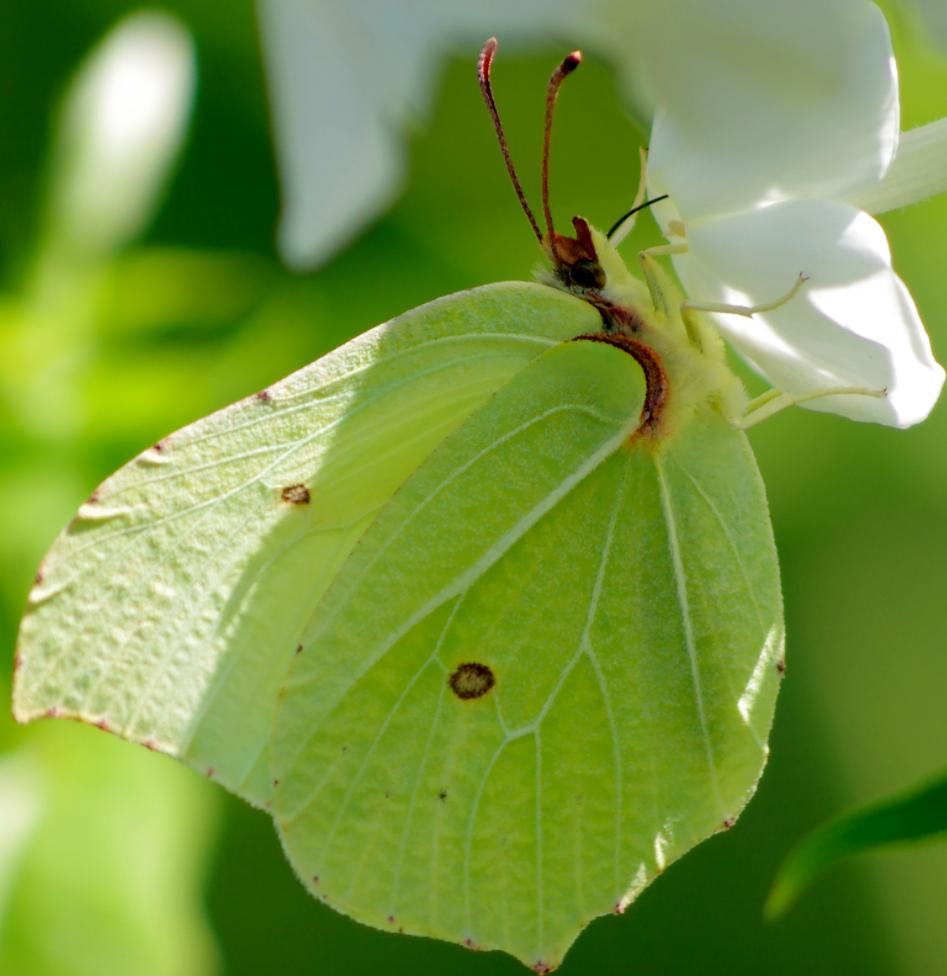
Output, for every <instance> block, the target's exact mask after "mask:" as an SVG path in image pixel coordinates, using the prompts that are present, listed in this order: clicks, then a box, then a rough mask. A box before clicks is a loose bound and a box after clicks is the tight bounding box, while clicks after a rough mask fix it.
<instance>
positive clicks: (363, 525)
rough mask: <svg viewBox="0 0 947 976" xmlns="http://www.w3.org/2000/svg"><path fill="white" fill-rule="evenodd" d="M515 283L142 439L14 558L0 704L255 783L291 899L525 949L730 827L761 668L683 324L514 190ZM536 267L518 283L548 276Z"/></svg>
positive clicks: (735, 388)
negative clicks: (24, 588)
mask: <svg viewBox="0 0 947 976" xmlns="http://www.w3.org/2000/svg"><path fill="white" fill-rule="evenodd" d="M494 50H495V42H493V41H491V42H489V43H488V44H487V46H486V47H485V48H484V52H483V54H482V56H481V62H480V79H481V85H482V88H483V91H484V95H485V97H486V100H487V104H488V106H489V108H490V110H491V114H492V117H493V119H494V121H495V124H496V128H497V132H498V135H499V138H500V143H501V147H502V148H503V152H504V157H505V158H506V160H507V164H508V168H509V170H510V174H511V176H512V178H513V182H514V186H515V187H516V190H517V193H518V195H519V197H520V201H521V203H522V204H523V207H524V210H525V211H526V213H527V216H528V217H529V219H530V222H531V225H532V227H533V229H534V231H535V233H536V235H537V237H538V238H539V239H540V242H541V244H542V245H543V248H544V250H545V251H546V253H547V255H548V256H549V257H550V259H551V260H552V264H553V269H554V272H553V274H552V275H550V276H549V278H548V280H545V281H544V282H543V283H538V284H528V283H519V282H514V283H503V284H496V285H489V286H486V287H483V288H477V289H474V290H472V291H467V292H461V293H459V294H456V295H451V296H448V297H447V298H443V299H440V300H438V301H435V302H433V303H431V304H430V305H426V306H423V307H422V308H419V309H416V310H414V311H412V312H409V313H407V314H406V315H403V316H401V317H400V318H397V319H395V320H393V321H391V322H388V323H386V324H385V325H381V326H379V327H378V328H376V329H373V330H371V331H370V332H367V333H365V334H364V335H362V336H360V337H358V338H356V339H354V340H352V341H351V342H349V343H347V344H346V345H344V346H342V347H341V348H339V349H337V350H336V351H335V352H333V353H330V354H329V355H328V356H326V357H324V358H323V359H321V360H319V361H318V362H316V363H313V364H312V365H310V366H307V367H305V368H303V369H301V370H300V371H299V372H297V373H294V374H293V375H291V376H289V377H287V378H286V379H284V380H282V381H281V382H279V383H277V384H275V385H274V386H272V387H270V388H269V389H267V390H265V391H264V392H262V393H258V394H256V395H255V396H252V397H250V398H249V399H247V400H244V401H242V402H240V403H237V404H234V405H233V406H231V407H228V408H226V409H224V410H222V411H220V412H219V413H216V414H213V415H212V416H210V417H207V418H205V419H203V420H200V421H198V422H197V423H195V424H193V425H191V426H190V427H187V428H185V429H184V430H181V431H178V432H177V433H174V434H172V435H170V436H169V437H168V438H166V439H164V440H163V441H161V442H159V443H158V444H156V445H154V446H153V447H151V448H149V449H148V450H146V451H144V452H143V453H142V454H141V455H139V456H138V457H137V458H135V459H134V460H133V461H131V462H130V463H129V464H127V465H126V466H125V467H124V468H122V469H121V470H119V471H118V472H117V473H116V474H114V475H113V476H112V477H110V478H109V479H108V480H107V481H106V482H105V483H104V484H103V485H102V486H101V487H100V488H99V489H97V490H96V491H95V492H94V493H93V495H92V496H91V498H89V500H88V501H86V502H85V503H84V504H83V505H82V506H81V507H80V509H79V512H78V514H77V516H76V518H75V519H74V520H73V522H72V523H71V524H70V525H69V526H68V527H67V528H66V529H65V531H64V532H63V533H62V535H61V536H60V537H59V538H58V539H57V541H56V542H55V544H54V545H53V548H52V550H51V551H50V553H49V555H48V556H47V557H46V560H45V561H44V563H43V566H42V568H41V569H40V572H39V574H38V575H37V580H36V585H35V586H34V588H33V590H32V592H31V594H30V597H29V605H28V608H27V612H26V614H25V616H24V619H23V623H22V627H21V631H20V637H19V649H18V655H17V672H16V681H15V692H14V706H15V714H16V717H17V718H18V719H19V720H20V721H27V720H30V719H33V718H37V717H40V716H44V715H46V716H53V715H59V716H65V717H70V718H77V719H81V720H82V721H85V722H90V723H93V724H96V725H99V726H101V727H102V728H104V729H108V730H109V731H112V732H114V733H116V734H118V735H121V736H123V737H125V738H127V739H131V740H133V741H135V742H140V743H142V744H144V745H146V746H149V747H150V748H153V749H157V750H159V751H162V752H166V753H169V754H171V755H174V756H177V757H179V758H181V759H183V760H184V761H186V762H188V763H189V764H191V765H192V766H194V767H196V768H197V769H199V770H201V771H202V772H204V773H206V774H207V775H208V776H211V777H213V778H214V779H215V780H217V781H219V782H220V783H222V784H223V785H224V786H226V787H227V788H228V789H230V790H232V791H234V792H235V793H237V794H238V795H240V796H242V797H243V798H244V799H246V800H248V801H249V802H250V803H253V804H255V805H258V806H263V807H266V808H268V809H271V811H272V814H273V817H274V820H275V822H276V825H277V829H278V830H279V833H280V836H281V838H282V841H283V845H284V847H285V850H286V853H287V855H288V857H289V859H290V861H291V862H292V864H293V866H294V867H295V869H296V871H297V872H298V874H299V876H300V878H301V879H302V881H303V882H304V884H305V885H306V886H307V887H308V888H309V890H310V891H312V892H313V893H314V894H315V895H317V896H318V897H320V898H322V899H323V900H325V901H326V902H328V903H329V904H331V905H333V906H334V907H335V908H337V909H339V910H341V911H343V912H346V913H347V914H349V915H351V916H353V917H354V918H356V919H358V920H360V921H362V922H366V923H368V924H371V925H376V926H379V927H382V928H390V929H393V930H397V931H403V932H408V933H417V934H424V935H431V936H436V937H439V938H443V939H449V940H454V941H457V942H460V943H463V944H465V945H467V946H470V947H477V948H500V949H504V950H505V951H507V952H509V953H512V954H513V955H514V956H516V957H517V958H519V959H521V960H522V961H523V962H525V963H527V964H528V965H530V966H532V967H533V968H534V969H536V970H537V971H548V970H550V969H552V968H553V967H554V966H555V964H556V963H557V962H558V961H559V960H560V959H561V958H562V956H563V954H564V953H565V951H566V949H567V948H568V947H569V945H570V944H571V942H572V941H573V940H574V938H575V937H576V935H577V934H578V932H579V931H581V929H582V928H583V926H585V925H586V924H587V923H588V922H589V921H590V920H591V919H592V918H594V917H595V916H597V915H600V914H603V913H606V912H609V911H616V912H621V911H622V910H624V908H625V907H626V906H627V905H628V904H629V903H630V902H631V901H632V899H633V898H634V897H635V896H636V895H637V894H638V893H639V892H640V891H641V890H642V889H643V888H644V887H645V886H646V885H647V884H648V883H649V881H650V880H651V879H652V878H654V877H655V876H656V875H657V874H659V873H660V872H661V871H662V870H663V869H664V868H665V867H666V866H667V865H668V864H669V863H670V862H671V861H673V860H674V859H675V858H677V857H679V856H680V855H681V854H683V853H684V852H685V851H687V850H688V849H689V848H690V847H692V846H693V845H694V844H696V843H698V842H699V841H700V840H702V839H704V838H706V837H707V836H709V835H710V834H712V833H714V832H715V831H718V830H720V829H722V828H726V827H729V826H730V825H731V824H732V823H733V820H734V818H735V817H736V816H737V814H738V813H739V811H740V810H741V809H742V807H743V805H744V804H745V803H746V801H747V799H748V798H749V796H750V795H751V794H752V792H753V790H754V788H755V785H756V782H757V780H758V778H759V775H760V772H761V770H762V767H763V764H764V761H765V757H766V740H767V736H768V732H769V727H770V723H771V719H772V711H773V703H774V698H775V693H776V688H777V685H778V678H779V674H780V673H781V671H782V653H783V651H782V646H783V624H782V606H781V596H780V587H779V576H778V568H777V562H776V556H775V550H774V546H773V540H772V534H771V530H770V527H769V517H768V512H767V506H766V500H765V496H764V491H763V486H762V483H761V480H760V477H759V474H758V472H757V469H756V466H755V463H754V460H753V456H752V454H751V452H750V449H749V446H748V444H747V441H746V438H745V436H744V435H743V433H742V432H740V431H739V430H738V429H736V427H735V425H734V422H733V421H734V419H735V418H736V416H737V414H738V412H739V411H740V410H741V409H742V406H743V395H742V390H741V389H740V387H739V384H738V383H737V381H736V380H735V379H734V377H733V376H732V374H730V372H729V371H728V369H727V367H726V366H725V364H724V358H723V349H722V346H721V342H720V340H719V338H718V336H717V335H716V333H715V332H714V331H713V330H712V329H711V328H710V327H709V326H708V325H706V324H705V323H704V322H703V321H702V319H701V318H700V316H699V315H698V314H697V313H696V312H694V311H693V310H690V309H685V308H684V306H683V304H682V298H681V295H680V294H679V292H678V291H677V289H676V287H675V286H674V285H673V284H672V282H671V281H670V279H669V278H668V276H667V275H666V274H664V273H663V272H662V270H661V269H660V268H659V267H658V265H657V264H656V263H655V262H654V260H653V259H651V258H650V257H648V256H647V255H645V256H644V260H643V267H644V270H645V278H646V281H647V284H645V283H643V282H642V281H639V280H638V279H636V278H634V277H633V276H632V275H631V274H630V273H629V272H628V270H627V269H626V267H625V265H624V263H623V262H622V260H621V258H620V257H619V255H618V253H617V251H616V250H615V248H614V247H613V246H612V244H611V243H610V242H609V240H608V239H607V238H606V236H605V235H602V234H600V233H599V232H598V231H596V230H595V229H594V228H591V227H590V226H589V225H588V224H587V223H586V222H585V221H584V220H583V219H581V218H575V219H574V221H573V225H574V227H575V231H576V236H575V237H574V238H570V237H566V236H563V235H559V234H556V233H555V232H554V230H553V228H552V219H551V215H550V213H549V202H548V180H547V179H546V178H545V174H546V172H547V165H546V160H547V159H548V147H549V134H550V126H551V118H552V107H553V104H554V102H555V98H556V93H557V91H558V88H559V85H560V84H561V82H562V79H563V78H564V77H565V75H566V74H568V73H569V72H570V71H571V70H572V69H573V68H574V67H575V66H576V65H577V64H578V56H577V55H570V57H569V58H567V59H566V60H565V61H564V62H563V64H562V65H561V66H560V68H559V69H558V70H557V72H556V73H555V74H554V75H553V78H552V80H551V82H550V87H549V92H548V98H547V126H546V145H545V151H544V167H543V168H544V180H543V206H544V211H545V214H546V222H547V232H546V234H542V233H541V232H540V231H539V228H538V225H537V223H536V221H535V219H534V217H533V215H532V213H531V211H530V209H529V207H528V205H527V204H526V201H525V197H524V196H523V193H522V190H521V188H520V185H519V181H518V180H517V178H516V174H515V171H514V170H513V167H512V164H511V163H510V162H509V153H508V151H507V148H506V143H505V139H504V137H503V131H502V127H501V126H500V124H499V118H498V115H497V113H496V106H495V104H494V102H493V97H492V93H491V91H490V82H489V75H490V66H491V61H492V58H493V53H494ZM550 286H552V287H550Z"/></svg>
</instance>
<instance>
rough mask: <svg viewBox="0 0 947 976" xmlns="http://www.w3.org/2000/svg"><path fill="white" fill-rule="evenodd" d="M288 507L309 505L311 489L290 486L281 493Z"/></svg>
mask: <svg viewBox="0 0 947 976" xmlns="http://www.w3.org/2000/svg"><path fill="white" fill-rule="evenodd" d="M280 498H282V499H283V501H284V502H286V504H287V505H308V504H309V489H308V488H307V487H306V486H305V485H288V486H287V487H286V488H284V489H283V490H282V491H281V492H280Z"/></svg>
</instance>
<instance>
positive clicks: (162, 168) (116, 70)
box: [49, 11, 194, 256]
mask: <svg viewBox="0 0 947 976" xmlns="http://www.w3.org/2000/svg"><path fill="white" fill-rule="evenodd" d="M193 89H194V54H193V50H192V45H191V39H190V36H189V35H188V33H187V31H186V30H185V29H184V27H183V26H182V25H181V24H180V22H179V21H178V20H177V19H176V18H174V17H171V16H170V15H168V14H164V13H158V12H157V11H146V12H141V13H136V14H132V15H130V16H129V17H126V18H125V19H124V20H122V21H121V22H120V23H119V24H118V25H117V26H115V27H114V28H113V29H112V30H111V31H109V33H108V34H107V35H106V37H105V38H104V39H103V40H102V41H101V43H100V44H99V45H98V46H97V47H96V48H95V49H94V50H93V52H92V53H91V54H90V55H89V57H88V59H87V60H86V61H85V63H84V64H83V65H82V67H81V68H80V69H79V73H78V74H77V76H76V78H75V80H74V82H73V84H72V86H71V87H70V89H69V91H68V92H67V93H66V99H65V103H64V105H63V112H62V121H61V127H60V130H59V132H58V133H57V136H58V142H57V145H56V150H55V165H54V170H53V180H52V185H51V187H50V202H49V218H50V221H51V232H52V233H53V234H54V235H55V236H56V237H57V238H58V239H59V240H61V241H63V242H67V243H68V245H69V246H71V247H72V248H75V249H77V250H81V251H82V252H83V253H84V255H85V256H88V255H89V254H91V253H102V252H105V251H108V250H110V249H112V248H115V247H118V246H120V245H122V244H124V243H125V242H126V241H128V240H130V239H131V238H132V237H134V236H135V235H136V234H137V233H139V232H140V231H141V230H142V229H143V227H144V225H145V223H146V222H147V221H148V220H149V219H150V217H151V214H152V210H153V209H154V205H155V202H156V200H157V198H158V194H159V193H160V191H161V189H162V186H163V183H164V180H165V177H166V176H167V173H168V170H169V168H170V166H171V163H172V162H173V161H174V159H175V157H176V155H177V152H178V149H179V148H180V145H181V140H182V139H183V137H184V132H185V129H186V126H187V121H188V117H189V114H190V107H191V98H192V94H193Z"/></svg>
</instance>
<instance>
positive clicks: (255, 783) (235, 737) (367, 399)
mask: <svg viewBox="0 0 947 976" xmlns="http://www.w3.org/2000/svg"><path fill="white" fill-rule="evenodd" d="M597 320H598V317H597V316H596V314H595V313H594V311H593V310H592V309H591V308H590V307H589V306H587V305H585V304H584V303H582V302H579V301H577V300H576V299H574V298H572V297H570V296H568V295H565V294H562V293H561V292H557V291H554V290H553V289H550V288H546V287H543V286H540V285H531V284H525V283H523V284H501V285H493V286H489V287H486V288H482V289H479V290H477V291H472V292H464V293H461V294H460V295H455V296H452V297H450V298H447V299H442V300H440V301H437V302H434V303H432V304H430V305H427V306H425V307H423V308H421V309H418V310H416V311H414V312H410V313H408V314H406V315H404V316H401V317H400V318H398V319H395V320H393V321H392V322H390V323H388V324H387V325H385V326H380V327H379V328H377V329H374V330H372V331H371V332H368V333H366V334H364V335H363V336H360V337H359V338H358V339H355V340H353V341H352V342H350V343H348V344H346V345H345V346H343V347H342V348H341V349H339V350H337V351H336V352H334V353H332V354H330V355H328V356H326V357H324V358H323V359H320V360H319V361H317V362H316V363H314V364H312V365H311V366H307V367H305V368H304V369H302V370H300V371H299V372H297V373H294V374H293V375H292V376H290V377H287V378H286V379H285V380H282V381H281V382H279V383H277V384H275V385H274V386H272V387H271V388H270V389H268V390H266V391H264V392H262V393H259V394H257V395H256V396H252V397H250V398H248V399H247V400H244V401H242V402H240V403H237V404H234V405H233V406H231V407H228V408H226V409H224V410H222V411H220V412H219V413H216V414H213V415H212V416H210V417H207V418H205V419H204V420H201V421H198V422H197V423H196V424H193V425H192V426H190V427H187V428H185V429H184V430H181V431H179V432H177V433H176V434H173V435H171V436H170V437H168V438H165V439H164V440H162V441H160V442H159V443H158V444H156V445H155V446H154V447H152V448H149V449H148V450H146V451H145V452H144V453H142V454H141V455H139V456H138V457H137V458H135V459H134V460H133V461H132V462H130V463H129V464H127V465H126V466H125V467H124V468H122V469H121V470H120V471H118V472H117V473H116V474H114V475H113V476H112V477H111V478H109V479H108V480H107V481H106V482H105V483H104V484H103V485H102V486H101V487H100V488H99V489H97V490H96V491H95V492H94V493H93V495H92V496H91V498H90V499H89V500H88V501H87V502H86V503H85V504H84V505H83V506H82V507H81V508H80V509H79V513H78V515H77V516H76V518H75V519H74V520H73V522H72V523H71V524H70V525H69V526H68V527H67V528H66V530H65V531H64V532H63V533H62V535H60V537H59V538H58V539H57V541H56V543H55V544H54V546H53V548H52V549H51V551H50V552H49V554H48V555H47V557H46V559H45V561H44V563H43V566H42V567H41V569H40V572H39V574H38V576H37V582H36V585H35V586H34V588H33V590H32V592H31V594H30V598H29V605H28V608H27V612H26V614H25V616H24V619H23V623H22V625H21V629H20V635H19V642H18V652H19V657H18V660H19V662H20V667H19V669H18V672H17V676H16V683H15V689H14V713H15V715H16V717H17V719H18V720H19V721H28V720H30V719H33V718H38V717H42V716H43V715H58V716H64V717H69V718H77V719H80V720H81V721H84V722H89V723H91V724H94V725H99V726H101V727H103V728H106V729H108V730H109V731H112V732H115V733H117V734H118V735H121V736H123V737H124V738H127V739H131V740H132V741H135V742H140V743H143V744H144V745H147V746H149V747H150V748H153V749H157V750H159V751H162V752H167V753H170V754H171V755H174V756H178V757H180V758H182V759H185V760H186V761H187V762H189V763H190V764H191V765H193V766H195V767H197V768H198V769H199V770H201V772H204V773H206V774H207V775H210V776H212V777H213V778H214V779H216V780H218V781H219V782H221V783H222V784H223V785H224V786H226V787H228V788H229V789H231V790H233V791H235V792H237V793H238V794H240V795H241V796H243V797H244V798H245V799H247V800H249V801H250V802H251V803H254V804H258V805H260V804H263V803H265V802H266V801H267V798H268V795H269V782H270V775H269V771H268V769H267V768H266V762H265V758H264V756H263V753H264V747H265V743H266V737H267V735H268V730H269V726H270V722H271V712H272V703H273V702H274V701H275V697H276V692H277V689H278V687H279V684H280V682H281V680H282V677H283V674H284V672H285V669H286V666H287V664H288V662H289V659H290V658H291V656H292V654H293V651H294V649H295V648H296V646H297V644H298V643H299V634H300V632H301V631H302V629H303V627H304V626H305V623H306V621H307V620H308V618H309V616H310V615H311V614H312V612H313V610H314V609H315V607H316V606H317V604H318V602H319V599H320V598H321V596H322V593H323V592H324V590H325V588H326V587H327V586H328V585H329V583H330V581H331V580H332V577H333V575H334V573H335V572H336V570H337V569H338V567H339V566H340V565H341V564H342V562H343V561H344V560H345V557H346V556H347V555H348V553H349V552H350V551H351V549H352V548H353V547H354V546H355V544H356V543H357V541H358V539H359V538H360V536H361V535H362V533H363V532H364V531H365V528H366V527H367V526H368V525H369V524H370V523H371V521H372V519H373V518H374V517H375V515H376V514H377V512H378V511H379V509H380V508H381V507H382V506H383V505H384V504H385V502H386V501H387V500H388V499H389V498H390V496H391V494H392V493H393V492H394V491H395V490H396V489H397V488H398V486H399V485H400V484H401V482H402V481H403V480H404V479H405V478H406V477H407V476H408V475H409V474H410V473H411V471H413V470H414V469H415V468H416V467H417V466H418V464H419V463H420V462H421V461H422V460H423V459H424V458H425V457H426V456H427V454H429V453H430V451H431V450H432V449H433V448H434V447H435V446H436V444H437V443H439V441H440V440H442V439H443V438H444V437H445V436H446V435H447V434H448V433H449V432H450V431H451V430H453V429H455V428H456V427H457V426H458V425H459V424H461V423H462V422H463V421H464V419H465V418H466V417H467V416H468V415H469V413H470V412H471V411H472V410H473V409H474V408H476V407H477V406H478V405H479V404H480V403H481V402H483V400H484V399H485V398H487V397H489V396H490V394H491V393H493V392H494V390H496V389H497V388H498V387H500V386H502V385H503V384H504V383H505V382H506V381H507V380H508V379H509V378H510V377H511V376H512V375H514V374H515V373H516V372H517V371H518V370H520V369H522V368H523V367H524V366H525V365H526V364H527V363H529V361H530V360H531V359H533V358H535V357H536V356H537V355H539V354H540V353H542V352H543V350H545V349H546V348H548V347H549V346H550V345H551V344H552V343H553V342H555V341H556V340H558V339H562V338H567V337H570V336H572V335H575V334H577V333H579V332H582V331H587V330H588V329H590V328H594V326H595V323H596V322H597Z"/></svg>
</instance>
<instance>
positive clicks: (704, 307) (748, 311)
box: [681, 272, 809, 318]
mask: <svg viewBox="0 0 947 976" xmlns="http://www.w3.org/2000/svg"><path fill="white" fill-rule="evenodd" d="M808 280H809V276H808V275H807V274H805V273H804V272H800V274H799V277H798V278H796V281H795V283H794V284H793V286H792V288H790V289H789V291H787V292H786V294H785V295H782V296H781V297H779V298H777V299H776V300H775V301H773V302H764V303H763V304H761V305H731V304H729V303H727V302H691V301H685V302H684V303H683V304H682V305H681V311H682V312H684V311H694V312H724V313H726V314H728V315H743V316H746V317H747V318H749V317H751V316H753V315H757V314H758V313H760V312H772V311H775V310H776V309H777V308H782V306H783V305H785V304H787V303H788V302H790V301H791V300H792V299H793V298H795V296H796V294H797V293H798V291H799V289H800V288H802V286H803V285H804V284H805V283H806V282H807V281H808Z"/></svg>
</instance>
